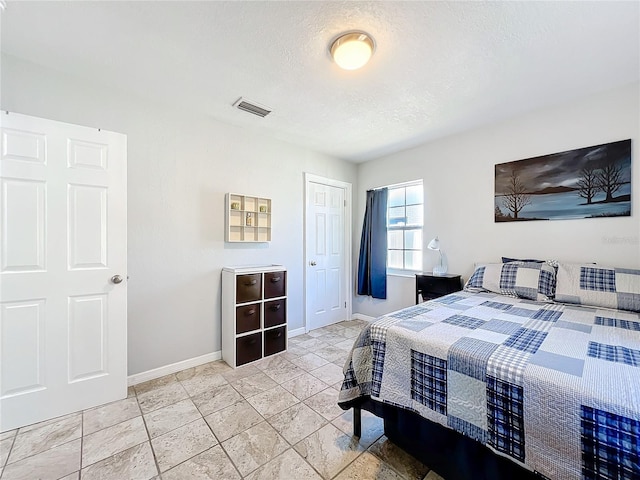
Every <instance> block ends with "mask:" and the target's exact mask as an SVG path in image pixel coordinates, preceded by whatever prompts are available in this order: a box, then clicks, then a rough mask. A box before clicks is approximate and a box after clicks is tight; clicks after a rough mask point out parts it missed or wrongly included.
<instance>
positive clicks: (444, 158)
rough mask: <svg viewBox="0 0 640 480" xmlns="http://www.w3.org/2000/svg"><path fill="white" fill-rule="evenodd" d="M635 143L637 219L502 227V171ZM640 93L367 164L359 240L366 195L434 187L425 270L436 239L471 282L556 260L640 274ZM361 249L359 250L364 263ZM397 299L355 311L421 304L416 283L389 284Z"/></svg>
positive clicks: (359, 304)
mask: <svg viewBox="0 0 640 480" xmlns="http://www.w3.org/2000/svg"><path fill="white" fill-rule="evenodd" d="M627 138H631V139H632V175H633V191H632V196H631V200H632V206H631V214H632V216H631V217H620V218H602V219H581V220H562V221H546V222H545V221H533V222H520V223H494V219H493V215H494V165H495V164H497V163H504V162H510V161H514V160H521V159H525V158H530V157H535V156H538V155H545V154H550V153H555V152H562V151H565V150H571V149H575V148H580V147H587V146H590V145H598V144H602V143H607V142H612V141H615V140H623V139H627ZM639 144H640V95H639V85H638V84H634V85H630V86H628V87H625V88H621V89H617V90H614V91H610V92H606V93H602V94H598V95H594V96H591V97H588V98H585V99H582V100H580V101H575V102H571V103H567V104H565V105H561V106H558V107H557V108H553V109H546V110H540V111H536V112H533V113H530V114H528V115H525V116H522V117H518V118H515V119H512V120H510V121H508V122H504V123H500V124H497V125H492V126H489V127H486V128H482V129H478V130H474V131H470V132H467V133H464V134H460V135H455V136H451V137H447V138H443V139H441V140H438V141H434V142H431V143H428V144H426V145H423V146H420V147H417V148H414V149H411V150H407V151H404V152H400V153H398V154H394V155H389V156H386V157H383V158H380V159H377V160H374V161H371V162H367V163H364V164H361V165H359V168H358V189H357V190H356V191H357V194H355V195H354V196H355V198H356V201H357V202H358V207H357V209H356V210H355V211H354V219H355V224H354V238H356V239H359V238H360V231H361V227H362V216H363V215H364V206H365V196H366V193H365V192H366V191H367V190H368V189H370V188H373V187H379V186H383V185H390V184H394V183H399V182H404V181H409V180H416V179H420V178H422V179H424V192H425V218H424V225H425V227H424V245H425V249H424V254H423V255H424V269H425V271H430V270H431V269H432V268H433V265H434V264H435V263H436V261H437V259H438V256H437V253H436V252H430V251H429V250H426V244H427V243H428V242H429V240H430V239H431V238H433V237H435V236H436V235H438V236H439V237H440V241H441V245H442V247H443V249H444V251H445V253H446V254H447V256H448V259H449V272H455V273H460V274H462V275H463V277H464V278H465V279H466V278H468V277H469V275H470V274H471V273H472V272H473V264H474V262H478V261H500V257H501V256H502V255H504V256H513V257H528V258H543V259H545V258H555V259H560V260H566V261H575V262H584V261H586V262H598V263H601V264H607V265H611V266H626V267H629V268H640V174H639V172H640V146H639ZM357 248H358V245H354V249H355V250H354V252H355V253H354V254H355V255H356V256H355V257H354V258H358V257H357ZM388 283H389V295H388V300H387V301H379V300H372V299H370V298H367V297H358V296H356V297H355V300H354V312H356V313H361V314H365V315H370V316H379V315H381V314H382V313H387V312H390V311H393V310H395V309H398V308H402V307H405V306H407V305H410V304H412V303H413V302H414V301H415V300H414V296H413V292H414V289H415V280H414V278H411V277H405V278H403V277H389V278H388Z"/></svg>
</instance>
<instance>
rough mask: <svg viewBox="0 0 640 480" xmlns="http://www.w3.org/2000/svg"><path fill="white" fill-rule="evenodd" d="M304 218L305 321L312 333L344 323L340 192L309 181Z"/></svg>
mask: <svg viewBox="0 0 640 480" xmlns="http://www.w3.org/2000/svg"><path fill="white" fill-rule="evenodd" d="M306 218H307V225H306V242H307V258H308V263H307V266H306V268H307V281H306V284H307V319H308V322H309V329H310V330H313V329H316V328H320V327H323V326H326V325H330V324H332V323H337V322H341V321H343V320H347V305H346V300H345V296H344V291H345V288H344V287H345V285H344V278H345V269H346V266H345V251H344V221H345V191H344V189H343V188H338V187H334V186H330V185H323V184H320V183H314V182H309V184H308V190H307V216H306Z"/></svg>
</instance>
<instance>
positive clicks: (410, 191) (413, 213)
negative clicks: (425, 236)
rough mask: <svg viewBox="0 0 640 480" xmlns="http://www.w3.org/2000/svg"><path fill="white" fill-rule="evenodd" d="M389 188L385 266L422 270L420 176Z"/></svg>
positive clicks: (421, 198) (421, 195) (421, 197)
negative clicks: (415, 179)
mask: <svg viewBox="0 0 640 480" xmlns="http://www.w3.org/2000/svg"><path fill="white" fill-rule="evenodd" d="M388 188H389V197H388V200H387V236H388V237H387V250H388V252H387V253H388V255H387V268H388V269H390V270H415V271H420V270H422V219H423V192H422V180H420V181H418V182H410V183H403V184H401V185H395V186H393V187H388Z"/></svg>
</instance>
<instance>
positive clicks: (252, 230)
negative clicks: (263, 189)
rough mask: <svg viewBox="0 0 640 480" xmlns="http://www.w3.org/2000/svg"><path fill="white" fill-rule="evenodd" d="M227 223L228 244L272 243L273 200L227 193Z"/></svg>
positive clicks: (226, 237)
mask: <svg viewBox="0 0 640 480" xmlns="http://www.w3.org/2000/svg"><path fill="white" fill-rule="evenodd" d="M225 223H226V225H225V227H226V228H225V230H226V235H225V240H226V241H227V242H245V243H250V242H254V243H256V242H270V241H271V199H270V198H263V197H255V196H249V195H241V194H237V193H227V198H226V215H225Z"/></svg>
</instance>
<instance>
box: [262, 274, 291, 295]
mask: <svg viewBox="0 0 640 480" xmlns="http://www.w3.org/2000/svg"><path fill="white" fill-rule="evenodd" d="M286 280H287V272H269V273H265V274H264V298H275V297H284V296H285V295H286V292H285V287H284V286H285V284H286V283H287V282H286Z"/></svg>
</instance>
